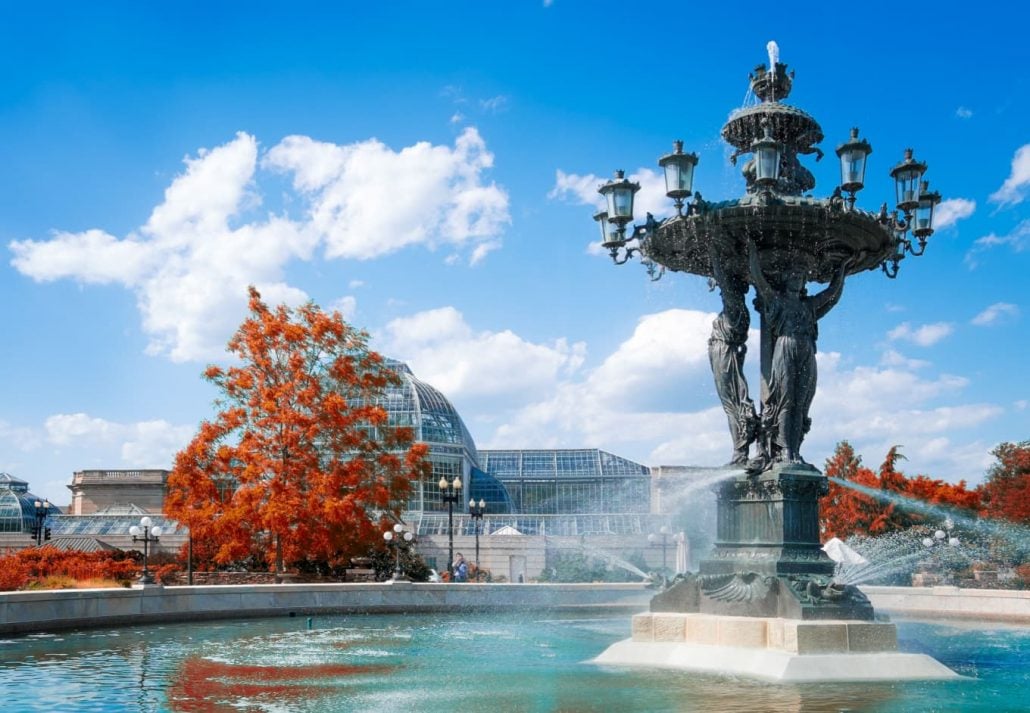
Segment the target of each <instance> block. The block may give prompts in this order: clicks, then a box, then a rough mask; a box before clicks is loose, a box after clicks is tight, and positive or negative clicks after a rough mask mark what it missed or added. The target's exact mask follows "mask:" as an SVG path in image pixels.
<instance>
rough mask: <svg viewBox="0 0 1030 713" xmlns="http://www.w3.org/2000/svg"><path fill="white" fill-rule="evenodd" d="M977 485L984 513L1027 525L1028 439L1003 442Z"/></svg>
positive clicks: (1029, 513) (1029, 519)
mask: <svg viewBox="0 0 1030 713" xmlns="http://www.w3.org/2000/svg"><path fill="white" fill-rule="evenodd" d="M991 455H993V456H994V457H995V458H997V459H998V461H997V463H995V464H994V465H992V466H991V468H990V470H988V471H987V478H986V479H985V480H984V482H983V484H982V485H981V486H980V492H981V493H982V495H983V500H984V515H986V516H987V517H995V518H1002V519H1005V520H1011V521H1012V522H1016V523H1020V524H1023V525H1030V441H1022V442H1021V443H1002V444H1000V445H999V446H998V447H997V448H995V449H994V450H993V451H991Z"/></svg>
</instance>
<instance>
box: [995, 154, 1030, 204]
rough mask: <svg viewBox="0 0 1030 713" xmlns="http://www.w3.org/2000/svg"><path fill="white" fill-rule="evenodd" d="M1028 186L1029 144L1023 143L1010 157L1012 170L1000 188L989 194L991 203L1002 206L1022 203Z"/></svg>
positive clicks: (1029, 168) (1029, 172)
mask: <svg viewBox="0 0 1030 713" xmlns="http://www.w3.org/2000/svg"><path fill="white" fill-rule="evenodd" d="M1028 187H1030V144H1024V145H1023V146H1020V147H1019V148H1018V149H1016V153H1015V155H1014V156H1013V157H1012V171H1011V173H1009V177H1008V178H1006V179H1005V182H1004V183H1002V184H1001V188H999V189H998V190H996V191H995V192H994V193H992V194H991V196H990V198H988V200H990V201H991V202H992V203H1000V204H1001V205H1002V206H1006V205H1015V204H1017V203H1022V202H1023V199H1024V198H1026V192H1027V188H1028Z"/></svg>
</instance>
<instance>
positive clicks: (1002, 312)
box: [970, 302, 1019, 327]
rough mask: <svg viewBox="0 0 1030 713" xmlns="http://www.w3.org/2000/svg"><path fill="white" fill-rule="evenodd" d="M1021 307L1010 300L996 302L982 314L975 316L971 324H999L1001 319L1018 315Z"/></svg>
mask: <svg viewBox="0 0 1030 713" xmlns="http://www.w3.org/2000/svg"><path fill="white" fill-rule="evenodd" d="M1018 316H1019V307H1017V306H1016V305H1014V304H1010V303H1008V302H995V303H994V304H992V305H991V306H990V307H988V308H987V309H985V310H984V311H983V312H981V313H980V314H978V315H976V316H975V317H973V319H972V321H971V322H970V323H971V324H975V325H977V326H978V327H986V326H987V325H991V324H997V323H998V322H999V321H1003V320H1004V319H1005V318H1006V317H1013V318H1014V317H1018Z"/></svg>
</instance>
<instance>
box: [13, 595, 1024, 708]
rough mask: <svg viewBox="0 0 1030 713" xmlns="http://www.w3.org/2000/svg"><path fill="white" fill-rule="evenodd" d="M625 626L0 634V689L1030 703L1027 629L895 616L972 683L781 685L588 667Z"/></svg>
mask: <svg viewBox="0 0 1030 713" xmlns="http://www.w3.org/2000/svg"><path fill="white" fill-rule="evenodd" d="M628 624H629V622H628V617H627V616H625V615H611V616H582V615H579V616H556V615H554V614H547V615H546V616H533V615H532V614H519V615H515V614H513V615H504V616H496V615H493V616H491V615H488V614H475V615H463V616H456V615H455V616H448V615H437V616H425V615H419V616H415V615H410V616H409V615H395V616H339V617H325V618H316V620H315V626H314V629H313V630H311V631H308V630H306V628H305V624H304V621H303V620H298V619H288V618H285V617H284V618H279V619H263V620H246V621H239V622H220V623H214V624H182V625H175V626H161V627H152V628H145V629H143V628H130V629H121V630H110V631H83V632H74V633H68V634H61V635H60V636H59V637H31V638H30V637H24V638H17V639H6V640H2V641H0V700H2V701H3V710H4V711H13V712H17V713H20V712H21V711H32V710H41V711H53V710H60V711H69V712H74V711H87V710H90V711H96V710H102V711H105V713H107V712H113V711H162V712H163V711H221V710H233V711H319V712H323V711H355V710H375V711H404V712H405V713H410V712H411V711H454V710H456V709H457V710H462V711H480V710H483V711H533V712H535V711H570V712H573V711H575V712H578V711H606V712H607V711H706V712H707V711H772V712H776V713H779V712H783V713H787V712H789V713H821V712H823V711H827V712H831V711H832V712H837V711H856V712H861V711H876V712H877V713H879V712H880V711H888V712H892V711H927V710H959V709H961V710H963V711H967V710H973V711H976V710H981V711H991V712H992V713H995V712H996V711H1002V710H1016V709H1019V708H1020V706H1021V705H1022V702H1024V701H1026V700H1030V631H1028V630H1027V629H1025V628H1019V627H1007V628H1006V627H992V628H990V629H983V628H980V629H976V628H962V627H955V626H944V625H936V624H919V623H912V622H908V623H904V622H903V623H901V624H900V625H899V634H900V637H899V638H900V640H901V643H902V647H903V648H905V649H906V650H909V651H925V652H927V653H930V654H931V655H934V656H935V657H937V658H938V659H940V660H941V661H942V662H943V663H945V664H946V665H949V666H952V667H953V668H957V669H958V670H960V672H962V673H963V674H965V675H970V676H974V677H975V679H974V680H971V681H962V682H936V683H898V684H884V683H877V684H859V683H852V684H796V685H780V684H771V683H763V682H758V681H753V680H749V679H737V678H731V677H720V676H703V675H694V674H687V673H683V672H673V671H653V670H635V669H613V668H602V667H598V666H595V665H593V664H590V663H586V662H587V661H588V660H589V659H591V658H593V657H594V656H596V655H597V654H598V653H600V652H601V651H602V650H603V649H604V648H605V647H606V646H608V645H609V644H610V643H612V642H614V641H615V640H617V639H620V638H624V637H625V635H626V633H627V631H628ZM59 639H61V640H59ZM952 704H955V705H952ZM949 706H950V707H949Z"/></svg>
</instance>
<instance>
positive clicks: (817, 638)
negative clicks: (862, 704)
mask: <svg viewBox="0 0 1030 713" xmlns="http://www.w3.org/2000/svg"><path fill="white" fill-rule="evenodd" d="M594 662H595V663H599V664H610V665H616V666H647V667H658V668H675V669H682V670H690V671H708V672H712V673H720V674H727V673H728V674H736V675H743V676H752V677H756V678H765V679H772V680H777V681H869V680H904V679H910V680H932V679H954V678H959V676H958V674H956V673H955V672H953V671H952V670H951V669H949V668H947V667H946V666H944V665H943V664H941V663H938V662H937V661H935V660H934V659H933V658H931V657H929V656H926V655H925V654H904V653H898V651H897V631H896V630H895V627H894V624H891V623H887V622H873V621H855V620H820V621H801V620H797V619H783V618H776V617H750V616H743V617H737V616H725V615H714V614H689V613H687V614H684V613H672V612H649V613H645V614H637V615H636V616H634V617H633V636H632V638H630V639H626V640H624V641H620V642H618V643H616V644H614V645H612V646H610V647H608V649H607V650H605V651H604V653H602V654H601V655H600V656H598V657H597V658H596V659H594Z"/></svg>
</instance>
